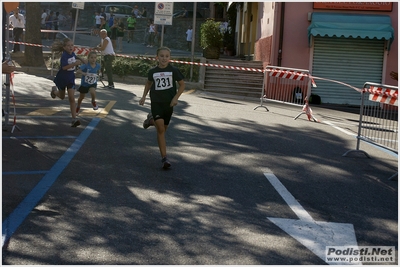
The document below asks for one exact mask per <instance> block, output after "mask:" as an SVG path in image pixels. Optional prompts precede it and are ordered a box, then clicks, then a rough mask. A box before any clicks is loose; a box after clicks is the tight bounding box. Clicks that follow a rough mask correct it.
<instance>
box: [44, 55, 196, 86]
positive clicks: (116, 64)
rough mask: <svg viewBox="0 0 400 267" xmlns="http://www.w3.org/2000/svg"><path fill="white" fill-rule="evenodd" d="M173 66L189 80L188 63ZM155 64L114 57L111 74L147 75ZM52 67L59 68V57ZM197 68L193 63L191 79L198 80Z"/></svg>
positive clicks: (49, 62) (150, 61)
mask: <svg viewBox="0 0 400 267" xmlns="http://www.w3.org/2000/svg"><path fill="white" fill-rule="evenodd" d="M99 60H100V57H98V63H100V61H99ZM176 60H179V61H185V62H190V60H191V59H190V58H179V59H176ZM195 62H200V60H198V59H197V60H195ZM172 64H173V65H174V66H176V67H178V68H179V70H180V71H181V72H182V74H183V75H184V77H185V80H189V78H190V67H191V65H190V64H180V63H175V62H174V63H172ZM47 65H48V66H49V67H50V66H51V59H49V60H48V62H47ZM156 65H157V62H156V61H155V60H150V59H133V58H123V57H116V58H115V60H114V61H113V74H115V75H118V76H120V77H124V76H139V77H147V74H148V72H149V70H150V69H151V68H153V67H154V66H156ZM53 68H54V69H59V68H60V58H55V59H54V60H53ZM199 69H200V67H199V66H197V65H193V77H192V78H193V81H198V80H199Z"/></svg>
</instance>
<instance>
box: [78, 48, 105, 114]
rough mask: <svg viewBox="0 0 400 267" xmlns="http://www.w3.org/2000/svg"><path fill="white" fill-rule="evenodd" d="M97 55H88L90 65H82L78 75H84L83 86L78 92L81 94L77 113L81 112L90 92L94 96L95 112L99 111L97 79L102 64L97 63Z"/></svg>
mask: <svg viewBox="0 0 400 267" xmlns="http://www.w3.org/2000/svg"><path fill="white" fill-rule="evenodd" d="M96 60H97V53H96V52H95V51H91V52H90V53H89V55H88V63H87V64H82V65H81V66H80V67H79V70H78V71H77V72H76V73H77V74H82V78H81V86H79V89H78V91H79V92H80V95H79V98H78V105H77V106H76V113H78V112H79V110H80V108H81V104H82V100H83V99H84V98H85V95H86V94H87V93H88V92H90V95H91V96H92V106H93V109H94V110H97V109H98V108H99V106H98V105H97V103H96V88H97V77H98V74H99V71H100V64H99V63H97V62H96Z"/></svg>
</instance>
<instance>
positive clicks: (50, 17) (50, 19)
mask: <svg viewBox="0 0 400 267" xmlns="http://www.w3.org/2000/svg"><path fill="white" fill-rule="evenodd" d="M53 14H54V12H53V11H50V13H49V15H47V17H46V30H48V31H50V30H51V29H52V28H53ZM50 35H51V33H50V32H47V34H46V36H47V41H49V40H50V39H49V36H50Z"/></svg>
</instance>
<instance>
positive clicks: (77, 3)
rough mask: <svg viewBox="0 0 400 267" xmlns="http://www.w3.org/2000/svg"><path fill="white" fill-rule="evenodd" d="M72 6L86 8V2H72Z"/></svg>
mask: <svg viewBox="0 0 400 267" xmlns="http://www.w3.org/2000/svg"><path fill="white" fill-rule="evenodd" d="M72 8H76V9H84V8H85V2H72Z"/></svg>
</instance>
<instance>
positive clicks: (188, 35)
mask: <svg viewBox="0 0 400 267" xmlns="http://www.w3.org/2000/svg"><path fill="white" fill-rule="evenodd" d="M192 36H193V30H192V26H190V25H189V27H188V30H187V31H186V42H187V45H188V48H187V51H190V50H191V49H192Z"/></svg>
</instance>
